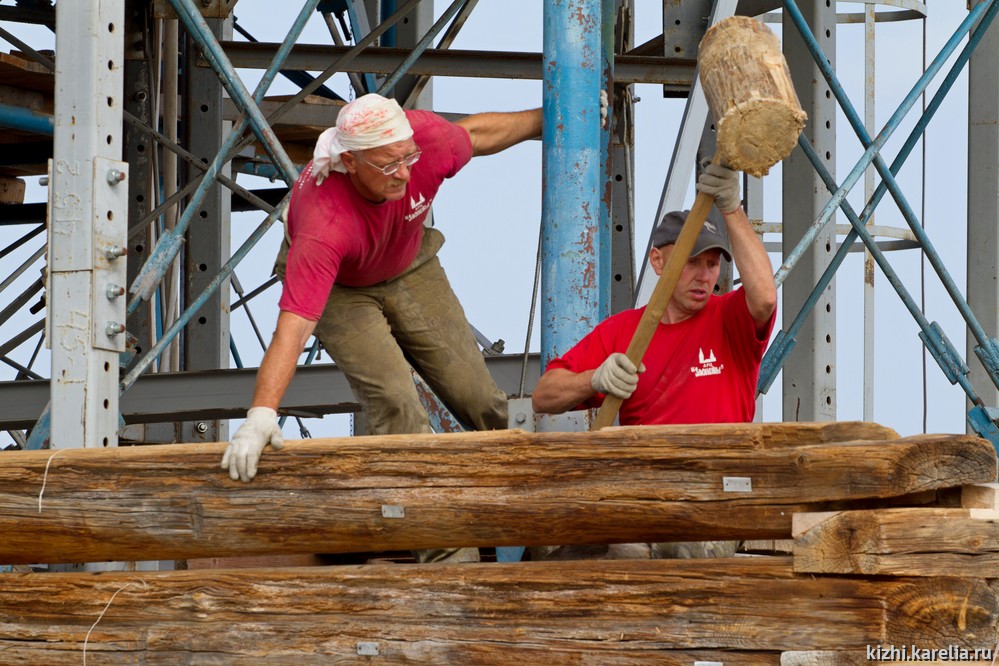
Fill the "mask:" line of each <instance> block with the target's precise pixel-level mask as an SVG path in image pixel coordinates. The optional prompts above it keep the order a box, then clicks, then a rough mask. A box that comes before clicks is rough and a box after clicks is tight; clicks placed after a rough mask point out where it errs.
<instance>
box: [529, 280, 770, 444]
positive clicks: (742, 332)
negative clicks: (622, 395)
mask: <svg viewBox="0 0 999 666" xmlns="http://www.w3.org/2000/svg"><path fill="white" fill-rule="evenodd" d="M644 310H645V308H639V309H637V310H626V311H625V312H621V313H618V314H616V315H614V316H612V317H609V318H608V319H606V320H605V321H603V322H601V323H600V324H599V325H598V326H597V327H596V328H595V329H593V331H591V332H590V333H589V334H588V335H587V336H586V337H584V338H583V339H582V340H580V341H579V343H578V344H576V346H575V347H573V348H572V349H570V350H569V351H568V352H566V353H565V355H563V356H562V357H561V358H555V359H552V361H551V362H550V363H549V364H548V370H551V369H553V368H565V369H567V370H570V371H572V372H583V371H586V370H592V369H594V368H596V367H597V366H599V365H600V364H601V363H603V362H604V360H605V359H606V358H607V357H608V356H610V355H611V354H612V353H614V352H622V353H623V352H626V351H627V349H628V344H629V343H630V342H631V338H632V336H633V335H634V333H635V329H636V328H638V322H639V320H640V319H641V318H642V313H643V312H644ZM775 318H776V313H774V315H773V316H772V317H771V318H770V325H769V326H768V327H767V334H766V335H765V336H764V337H763V338H762V339H760V338H758V337H757V335H756V324H755V323H754V322H753V317H752V316H751V315H750V314H749V308H748V307H747V306H746V296H745V293H744V292H743V290H742V289H741V288H740V289H737V290H735V291H732V292H729V293H727V294H723V295H721V296H712V297H711V298H709V299H708V303H707V305H705V306H704V309H703V310H701V311H700V312H698V313H697V314H696V315H694V316H693V317H691V318H690V319H687V320H685V321H681V322H679V323H676V324H662V323H660V324H659V327H658V328H657V329H656V332H655V334H654V335H653V336H652V342H651V343H650V344H649V348H648V350H647V351H646V352H645V357H644V359H643V363H645V372H643V373H642V374H640V375H639V376H638V387H637V388H636V389H635V392H634V393H633V394H632V396H631V397H630V398H628V399H627V400H625V401H624V403H623V404H622V405H621V412H620V416H619V418H620V422H621V425H651V424H656V423H741V422H748V421H752V420H753V413H754V412H755V411H756V381H757V378H758V376H759V374H760V362H761V361H762V359H763V352H764V351H765V350H766V346H767V341H768V340H769V339H770V330H771V329H772V328H773V324H774V319H775ZM603 400H604V395H603V394H602V393H598V394H597V395H595V396H593V397H592V398H590V399H589V400H587V401H586V402H584V403H583V404H582V405H580V406H579V409H586V408H591V407H599V406H600V404H601V403H602V402H603Z"/></svg>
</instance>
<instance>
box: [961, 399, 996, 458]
mask: <svg viewBox="0 0 999 666" xmlns="http://www.w3.org/2000/svg"><path fill="white" fill-rule="evenodd" d="M997 423H999V410H997V409H996V408H995V407H983V406H982V405H975V406H974V407H973V408H972V409H971V411H969V412H968V425H970V426H971V428H972V430H974V431H975V432H977V433H978V434H979V436H981V437H984V438H985V439H987V440H989V441H990V442H992V446H993V448H995V450H996V451H999V427H997V426H996V424H997Z"/></svg>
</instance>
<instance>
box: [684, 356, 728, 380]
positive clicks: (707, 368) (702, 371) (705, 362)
mask: <svg viewBox="0 0 999 666" xmlns="http://www.w3.org/2000/svg"><path fill="white" fill-rule="evenodd" d="M697 356H698V361H699V365H692V366H690V371H691V372H692V373H694V376H695V377H705V376H707V375H720V374H721V373H722V370H723V369H724V368H725V364H724V363H718V359H716V358H715V350H714V349H708V355H707V356H705V355H704V349H698V350H697ZM716 363H718V365H715V364H716Z"/></svg>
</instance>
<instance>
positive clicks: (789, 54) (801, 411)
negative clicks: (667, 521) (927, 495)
mask: <svg viewBox="0 0 999 666" xmlns="http://www.w3.org/2000/svg"><path fill="white" fill-rule="evenodd" d="M799 6H800V8H801V12H802V14H803V15H804V16H805V19H806V20H807V21H808V24H809V26H810V27H811V28H812V32H813V33H814V34H815V36H816V38H817V39H818V41H819V44H820V45H821V47H822V51H823V52H824V53H825V55H826V58H827V59H828V60H829V61H830V62H831V63H832V65H833V66H835V64H836V3H829V2H827V0H809V1H807V2H802V3H800V4H799ZM782 33H783V41H784V55H785V57H786V58H787V62H788V66H789V68H790V70H791V78H792V80H793V81H794V86H795V89H796V90H797V92H798V97H799V99H800V100H801V106H802V108H804V110H805V112H806V113H808V124H807V125H806V126H805V135H806V136H807V137H808V139H809V141H811V143H812V145H813V146H815V150H816V151H817V152H818V153H819V155H820V156H822V158H823V159H824V160H825V165H826V168H827V169H829V172H830V173H831V174H833V176H834V177H835V174H836V140H835V139H836V104H835V101H834V99H833V97H832V93H831V91H830V90H829V86H828V85H827V84H826V82H825V80H824V79H823V77H822V74H821V72H820V71H819V69H818V67H817V66H816V65H815V63H814V61H813V60H812V57H811V55H810V54H809V52H808V49H807V48H806V47H805V45H804V42H803V41H802V39H801V36H800V35H799V34H798V31H797V29H796V28H795V27H794V24H793V23H791V21H789V20H788V19H787V17H785V19H784V24H783V30H782ZM828 199H829V197H828V194H827V192H826V189H825V186H824V185H823V183H822V181H821V180H820V179H819V177H818V175H817V174H816V173H815V171H814V169H812V166H811V164H809V162H808V160H807V159H806V158H805V155H804V154H803V153H802V152H801V149H800V148H795V149H794V152H792V153H791V155H790V156H789V157H788V158H787V159H786V160H784V166H783V197H782V202H783V211H784V213H783V227H782V231H783V234H782V238H783V240H782V242H783V247H784V253H785V254H786V253H788V252H789V251H790V250H791V249H792V248H793V247H794V246H795V244H796V243H797V242H798V240H799V239H800V238H801V236H802V235H803V234H804V232H805V230H806V229H807V228H808V226H809V225H810V224H811V223H812V221H813V220H815V219H816V218H817V217H818V216H819V214H820V213H821V211H822V209H823V208H824V206H825V204H826V202H827V201H828ZM835 251H836V234H835V225H834V224H833V223H830V224H828V225H827V227H826V229H825V230H823V231H822V232H821V233H820V234H819V235H818V237H817V238H816V241H815V243H814V245H813V246H812V249H811V250H809V251H808V252H807V253H806V254H805V255H804V256H803V257H802V260H801V261H800V262H799V263H798V266H797V267H796V268H795V269H794V272H793V273H792V274H791V277H790V278H789V279H788V280H786V281H785V282H784V284H783V287H782V290H781V292H782V299H783V301H782V305H783V318H784V326H785V327H787V326H790V324H791V322H792V321H793V320H794V318H795V316H796V315H797V314H798V312H799V311H800V310H801V307H802V305H803V304H804V302H805V300H806V299H807V298H808V295H809V293H810V292H811V289H812V287H813V286H814V285H815V284H816V282H818V279H819V277H820V276H821V275H822V272H823V271H824V270H825V268H826V266H827V265H828V264H829V262H830V260H831V258H832V256H833V254H834V253H835ZM835 295H836V294H835V282H833V283H832V284H830V286H829V288H828V289H827V290H826V293H825V294H823V296H822V298H821V299H820V300H819V302H818V304H817V305H816V307H815V309H814V311H813V312H812V315H811V316H810V317H809V319H808V321H807V322H806V323H805V325H804V326H803V327H802V329H801V333H800V334H799V335H798V344H797V346H796V347H795V348H794V351H792V352H791V354H790V356H789V357H788V359H787V361H786V362H785V364H784V375H783V377H784V387H783V396H784V420H785V421H830V420H834V419H835V418H836V313H835V309H834V307H835V300H836V299H835Z"/></svg>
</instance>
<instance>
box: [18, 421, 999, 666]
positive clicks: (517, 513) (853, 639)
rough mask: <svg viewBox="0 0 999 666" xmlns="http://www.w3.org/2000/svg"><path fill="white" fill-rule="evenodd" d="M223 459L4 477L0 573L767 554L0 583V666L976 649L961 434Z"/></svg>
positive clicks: (572, 441) (69, 466)
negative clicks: (201, 564) (763, 548)
mask: <svg viewBox="0 0 999 666" xmlns="http://www.w3.org/2000/svg"><path fill="white" fill-rule="evenodd" d="M222 447H223V445H221V444H215V445H177V446H157V447H143V448H131V449H125V448H121V449H117V450H102V451H91V450H63V451H59V452H53V451H42V452H8V453H5V454H3V455H2V456H0V529H2V530H3V533H4V535H5V538H4V539H3V540H0V563H4V564H14V563H30V562H49V563H53V562H67V561H74V562H77V561H99V560H105V559H115V560H125V559H166V558H191V557H216V556H227V555H292V554H295V553H334V552H359V551H364V552H370V551H377V550H382V549H385V550H391V549H402V548H423V547H447V546H471V545H478V546H499V545H534V544H538V545H544V544H552V543H560V544H576V543H578V544H595V543H617V542H627V541H666V540H697V539H712V540H716V539H785V540H786V539H792V538H793V540H794V541H793V554H792V555H791V556H784V557H779V556H769V557H759V556H741V557H735V558H727V559H714V560H630V561H606V560H605V561H575V562H572V561H570V562H562V561H560V562H520V563H513V564H499V563H482V564H460V565H445V564H437V565H409V564H368V565H339V566H306V567H288V568H275V567H256V568H245V569H209V570H204V569H202V570H190V571H163V572H130V573H100V574H94V573H82V574H81V573H12V574H3V575H0V663H4V664H7V663H11V664H20V663H24V664H28V663H45V664H61V663H74V664H75V663H80V662H81V658H82V656H83V653H84V651H86V653H87V654H88V655H89V656H90V657H91V658H92V659H93V661H94V663H102V664H119V663H122V664H124V663H129V664H131V663H143V664H158V663H163V664H174V663H239V664H245V663H267V664H282V663H289V664H291V663H295V664H302V663H330V662H334V661H355V660H357V661H360V660H364V661H370V662H374V663H386V664H393V663H414V662H426V663H461V664H466V663H467V664H475V663H488V664H499V663H513V662H525V661H527V662H532V663H533V662H538V661H542V660H544V661H546V662H550V663H552V664H563V663H564V664H570V663H571V664H578V663H600V664H646V663H664V664H692V663H695V662H705V663H713V662H719V663H724V664H850V663H861V662H862V661H863V659H870V655H871V654H872V653H871V652H870V650H872V649H873V650H879V649H881V650H888V649H889V648H890V647H892V646H909V647H910V648H918V647H922V648H925V649H948V650H951V651H952V653H951V656H950V658H951V659H952V660H953V659H955V658H956V657H955V656H954V655H958V656H964V654H963V653H961V652H960V650H967V651H968V652H967V655H972V654H974V653H973V652H971V651H973V650H975V649H979V650H980V649H984V648H991V647H992V645H993V643H994V642H995V637H996V629H997V626H999V597H997V595H996V592H995V590H994V589H993V579H994V578H999V575H997V573H999V570H997V566H999V558H997V557H996V552H997V551H999V546H996V541H997V540H996V539H995V537H996V536H997V529H999V528H996V526H995V522H994V520H995V518H996V517H997V511H996V502H995V498H996V497H997V496H999V490H997V488H999V486H993V485H989V484H992V483H994V482H995V480H996V479H995V473H996V455H995V451H994V449H993V448H992V446H991V445H990V444H989V443H988V442H986V441H984V440H981V439H978V438H975V437H969V436H965V435H923V436H916V437H898V436H897V434H896V433H894V432H892V431H890V430H887V429H884V428H881V427H879V426H876V425H873V424H859V423H855V424H845V423H837V424H739V425H715V426H663V427H642V428H616V429H607V430H603V431H599V432H594V433H547V434H545V433H538V434H534V433H525V432H520V431H505V432H492V433H466V434H452V435H414V436H391V437H359V438H349V439H337V440H315V441H311V442H289V443H288V446H287V447H286V448H285V449H284V450H282V451H268V452H267V453H265V455H264V457H263V459H262V464H261V467H260V471H259V473H258V478H257V479H256V480H254V481H253V482H252V483H249V484H244V483H240V482H233V481H231V480H229V478H228V476H227V474H226V473H225V472H224V471H223V470H221V469H219V468H218V461H219V458H220V455H221V451H222ZM960 488H965V489H966V490H965V493H964V499H963V506H962V500H961V496H960V494H959V493H958V492H957V489H960ZM954 651H957V652H954ZM875 654H877V655H881V656H892V655H891V653H889V652H876V653H875ZM944 658H947V657H946V656H945V657H944ZM878 659H879V660H882V661H889V660H888V659H881V657H880V656H879V657H878Z"/></svg>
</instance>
